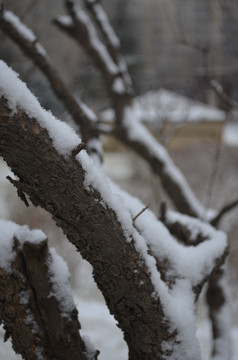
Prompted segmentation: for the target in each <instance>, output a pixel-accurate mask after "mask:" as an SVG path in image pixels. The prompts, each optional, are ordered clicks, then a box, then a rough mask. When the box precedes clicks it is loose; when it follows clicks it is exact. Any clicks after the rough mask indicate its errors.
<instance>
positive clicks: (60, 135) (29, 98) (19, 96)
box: [0, 60, 81, 156]
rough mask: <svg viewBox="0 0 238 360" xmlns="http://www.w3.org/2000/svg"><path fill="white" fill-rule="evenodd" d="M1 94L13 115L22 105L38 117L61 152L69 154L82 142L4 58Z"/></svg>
mask: <svg viewBox="0 0 238 360" xmlns="http://www.w3.org/2000/svg"><path fill="white" fill-rule="evenodd" d="M0 96H4V97H5V98H6V99H7V101H8V105H9V108H10V109H11V113H12V115H14V114H15V113H16V112H17V108H18V107H20V108H21V109H22V110H23V111H24V112H26V114H27V115H28V116H29V117H30V118H35V119H37V121H38V123H39V124H40V125H41V127H43V128H45V129H47V131H48V133H49V135H50V137H51V139H52V141H53V143H54V146H55V148H56V149H57V151H59V153H60V154H63V155H65V156H68V155H69V154H70V153H71V152H72V151H73V149H74V148H76V147H77V146H78V145H79V144H80V143H81V140H80V138H79V137H78V136H77V135H76V133H75V131H74V130H73V129H72V128H70V127H69V126H68V125H66V124H65V123H64V122H62V121H60V120H58V119H56V118H55V117H54V116H53V115H52V113H51V112H49V111H46V110H45V109H43V108H42V107H41V105H40V104H39V102H38V100H37V99H36V97H35V96H34V95H33V94H32V93H31V92H30V90H29V89H28V88H27V86H26V84H25V83H23V82H22V81H21V80H20V79H19V78H18V74H16V73H15V72H14V71H12V69H11V68H9V67H8V66H7V64H6V63H5V62H3V61H2V60H0Z"/></svg>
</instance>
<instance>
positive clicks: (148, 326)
mask: <svg viewBox="0 0 238 360" xmlns="http://www.w3.org/2000/svg"><path fill="white" fill-rule="evenodd" d="M0 65H1V69H3V70H4V71H0V74H1V81H0V95H1V98H0V108H1V109H0V110H1V111H0V118H1V121H0V131H1V140H0V151H1V155H2V156H3V158H4V159H5V160H6V161H7V163H8V164H9V166H10V167H11V168H12V170H13V171H14V172H15V174H16V175H17V176H18V178H19V181H18V182H19V183H20V187H21V190H22V191H23V192H24V193H26V194H28V195H29V199H30V200H31V201H32V202H33V204H35V205H40V206H42V207H43V208H45V209H46V210H48V211H49V212H50V213H51V214H52V216H53V218H54V219H55V221H56V223H57V224H58V225H59V226H61V227H62V229H63V230H64V232H65V234H66V235H67V236H68V238H69V240H70V241H71V242H72V243H73V244H74V245H75V246H76V247H77V249H78V250H79V251H80V252H81V254H82V256H83V257H84V258H86V259H87V260H88V261H89V262H90V263H91V264H92V266H93V268H94V276H95V281H96V282H97V284H98V287H99V288H100V289H101V291H102V292H103V294H104V296H105V299H106V301H107V305H108V307H109V309H110V311H111V313H112V314H114V316H115V318H116V320H117V321H118V324H119V326H120V327H121V329H122V330H123V332H124V336H125V340H126V341H127V344H128V347H129V350H130V352H131V353H133V354H134V358H138V357H139V356H140V357H141V358H142V357H143V359H145V360H146V359H151V349H153V354H154V355H153V357H154V358H156V356H157V357H158V354H160V355H161V356H164V357H166V356H167V358H168V359H175V358H176V359H177V360H178V359H191V358H192V359H199V357H200V353H199V347H198V342H197V339H196V335H195V330H196V328H195V318H194V299H195V295H194V286H196V285H197V284H198V283H199V282H200V281H201V280H202V279H203V278H204V277H206V276H207V275H208V274H209V273H210V272H211V271H212V269H213V268H214V267H215V266H216V260H218V258H219V257H221V258H222V257H223V253H224V251H225V248H226V240H225V238H224V236H223V235H222V233H219V234H218V235H217V242H216V247H215V240H214V239H213V237H216V233H215V232H214V234H213V233H212V235H211V236H210V240H209V241H204V242H203V243H201V244H199V246H197V247H184V245H182V244H179V243H177V241H176V239H174V238H173V237H172V236H171V234H170V233H169V232H168V230H167V229H166V228H165V226H164V225H163V224H162V223H161V222H159V221H158V220H157V219H156V217H155V216H154V215H153V213H151V212H150V211H149V210H148V209H147V210H145V211H144V212H143V213H142V214H141V215H140V216H138V217H137V218H136V219H135V216H136V215H137V214H138V213H139V212H140V211H141V209H142V208H143V204H141V203H140V202H139V201H138V200H135V199H134V198H132V197H130V196H129V195H128V194H126V193H124V192H122V191H121V190H118V189H117V188H116V186H115V185H114V184H112V183H111V182H110V180H109V179H107V178H106V177H105V176H104V174H103V173H102V170H101V169H100V168H99V167H98V166H96V165H95V163H94V162H93V161H92V159H90V157H89V156H88V155H87V153H86V152H85V151H84V150H82V151H80V153H79V154H78V155H76V156H75V155H73V156H70V152H69V153H68V157H65V152H63V153H62V150H61V148H58V146H56V145H55V144H54V142H53V143H52V141H50V139H49V138H48V133H47V132H46V131H42V129H41V126H42V125H41V124H43V126H44V128H46V129H48V120H49V121H50V122H51V116H52V115H51V114H49V113H47V112H45V111H44V110H43V109H42V108H41V107H40V105H37V104H36V99H35V98H34V97H33V98H32V96H31V95H30V93H29V92H28V91H27V89H26V87H25V86H23V84H22V82H21V81H20V80H19V79H18V77H17V76H16V74H14V73H13V72H12V71H11V70H10V69H9V68H8V67H6V65H3V63H0ZM3 72H5V73H8V76H9V79H10V82H9V83H11V85H9V83H6V82H4V81H2V79H4V77H3V75H2V73H3ZM11 72H12V74H10V73H11ZM13 88H15V90H16V91H17V93H18V92H19V91H20V93H21V96H20V98H19V94H17V95H16V94H15V93H14V92H13ZM4 97H5V98H4ZM11 97H12V98H13V99H12V100H11ZM26 100H27V101H26ZM33 114H34V117H32V115H33ZM42 114H43V115H44V117H45V120H44V122H42V120H40V121H39V120H38V119H37V117H39V118H40V119H41V118H42V116H43V115H42ZM48 117H49V119H48ZM54 123H55V127H61V123H60V122H59V121H57V120H56V119H55V120H54ZM57 136H58V142H60V143H61V142H62V141H64V142H65V143H66V142H68V145H67V144H65V145H64V146H65V147H66V148H67V149H72V144H69V143H71V135H69V136H68V137H67V138H65V137H63V136H64V134H62V132H61V131H59V132H58V134H57ZM76 137H77V135H76V134H74V135H73V141H75V144H78V143H80V140H79V139H78V141H76V140H74V139H76ZM29 148H30V149H31V151H30V152H29ZM25 159H27V161H25ZM133 218H134V219H135V221H134V222H133ZM209 229H210V228H209ZM207 231H208V230H207ZM209 231H211V230H209ZM209 231H208V233H209ZM209 234H210V233H209ZM214 247H215V249H214ZM213 250H214V254H213ZM208 255H209V256H208ZM163 262H164V263H165V266H164V275H163V276H162V270H161V268H160V265H161V264H162V263H163ZM158 264H159V266H158V267H157V265H158ZM195 264H196V266H195ZM160 270H161V271H160ZM171 279H173V281H170V280H171ZM55 292H56V290H55V288H53V289H52V291H51V294H53V295H54V294H55ZM59 298H60V299H61V297H60V296H59ZM63 303H64V301H63ZM66 303H67V302H66ZM183 308H186V309H188V314H186V317H184V313H182V312H181V309H183ZM63 313H64V311H63ZM145 314H147V316H146V317H145V316H144V315H145ZM191 329H192V330H191ZM146 334H148V339H150V341H149V342H148V343H147V342H145V341H144V339H145V336H147V335H146ZM146 338H147V337H146ZM168 339H170V341H169V342H168Z"/></svg>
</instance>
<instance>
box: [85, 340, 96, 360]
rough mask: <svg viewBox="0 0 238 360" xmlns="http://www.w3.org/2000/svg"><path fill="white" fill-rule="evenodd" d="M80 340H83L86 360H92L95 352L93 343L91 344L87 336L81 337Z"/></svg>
mask: <svg viewBox="0 0 238 360" xmlns="http://www.w3.org/2000/svg"><path fill="white" fill-rule="evenodd" d="M82 340H83V342H84V344H85V346H86V353H85V355H86V357H87V359H88V360H94V359H95V356H96V351H97V350H96V349H95V347H94V345H93V343H92V342H91V340H90V338H89V336H87V335H83V336H82Z"/></svg>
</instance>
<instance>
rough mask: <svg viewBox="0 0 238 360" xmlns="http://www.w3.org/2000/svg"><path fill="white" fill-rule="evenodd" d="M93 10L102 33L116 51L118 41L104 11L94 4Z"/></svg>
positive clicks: (118, 44)
mask: <svg viewBox="0 0 238 360" xmlns="http://www.w3.org/2000/svg"><path fill="white" fill-rule="evenodd" d="M93 9H94V12H95V14H96V17H97V19H98V21H99V23H100V24H101V26H102V28H103V31H104V33H105V34H106V36H107V38H108V40H109V41H110V43H111V44H112V45H113V46H114V47H115V48H116V49H117V48H119V46H120V40H119V38H118V37H117V35H116V34H115V31H114V30H113V28H112V27H111V25H110V23H109V19H108V16H107V14H106V12H105V10H104V9H103V7H102V6H101V4H98V3H96V4H94V6H93Z"/></svg>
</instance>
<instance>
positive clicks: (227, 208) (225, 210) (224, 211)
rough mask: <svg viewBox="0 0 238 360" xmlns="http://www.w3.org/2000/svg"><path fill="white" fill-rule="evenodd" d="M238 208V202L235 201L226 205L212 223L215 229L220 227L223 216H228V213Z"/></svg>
mask: <svg viewBox="0 0 238 360" xmlns="http://www.w3.org/2000/svg"><path fill="white" fill-rule="evenodd" d="M237 206H238V200H234V201H232V202H231V203H229V204H226V205H225V206H224V207H223V208H222V209H221V210H220V211H219V212H218V214H217V215H216V216H215V217H214V218H213V219H212V220H211V221H210V223H211V224H212V225H213V226H214V227H218V226H219V223H220V221H221V220H222V218H223V216H225V215H227V213H228V212H229V211H231V210H233V209H234V208H235V207H237Z"/></svg>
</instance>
